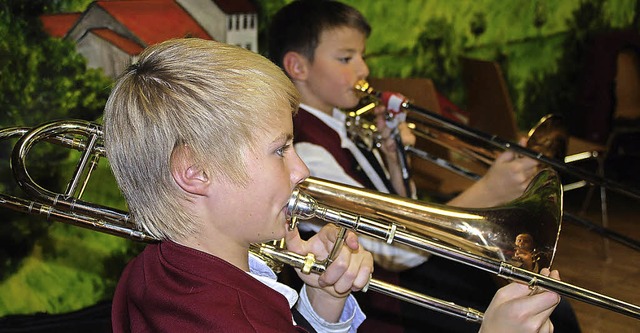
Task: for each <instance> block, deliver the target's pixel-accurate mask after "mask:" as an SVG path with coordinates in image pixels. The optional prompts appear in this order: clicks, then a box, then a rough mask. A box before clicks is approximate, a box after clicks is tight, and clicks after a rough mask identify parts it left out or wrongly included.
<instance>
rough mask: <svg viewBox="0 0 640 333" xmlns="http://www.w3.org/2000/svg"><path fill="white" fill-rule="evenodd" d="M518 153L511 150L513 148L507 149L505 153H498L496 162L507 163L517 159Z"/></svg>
mask: <svg viewBox="0 0 640 333" xmlns="http://www.w3.org/2000/svg"><path fill="white" fill-rule="evenodd" d="M515 157H516V154H515V153H514V152H513V151H511V150H507V151H505V152H504V153H502V154H500V155H498V157H497V158H496V160H495V163H506V162H511V161H513V160H514V159H515Z"/></svg>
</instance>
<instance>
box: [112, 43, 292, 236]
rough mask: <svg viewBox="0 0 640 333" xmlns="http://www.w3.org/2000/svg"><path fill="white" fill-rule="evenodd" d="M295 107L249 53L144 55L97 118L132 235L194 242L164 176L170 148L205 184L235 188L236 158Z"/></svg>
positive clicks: (171, 48) (283, 80)
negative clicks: (137, 231) (136, 231)
mask: <svg viewBox="0 0 640 333" xmlns="http://www.w3.org/2000/svg"><path fill="white" fill-rule="evenodd" d="M298 103H299V96H298V93H297V91H296V89H295V87H294V86H293V85H292V84H291V82H290V80H289V79H288V78H287V77H286V76H285V75H284V73H283V72H282V70H281V69H280V68H278V67H277V66H275V65H274V64H273V63H271V62H270V61H269V60H267V59H266V58H264V57H262V56H260V55H258V54H256V53H253V52H251V51H248V50H245V49H242V48H239V47H236V46H232V45H228V44H224V43H219V42H215V41H207V40H202V39H196V38H187V39H176V40H170V41H166V42H163V43H160V44H157V45H155V46H151V47H149V48H147V49H146V50H145V51H144V52H143V53H142V54H141V55H140V57H139V60H138V62H137V63H136V64H134V65H131V66H130V67H129V68H128V69H127V70H126V71H125V72H124V73H123V74H122V76H121V77H120V78H119V79H118V80H117V82H116V83H115V86H114V88H113V90H112V92H111V95H110V97H109V100H108V101H107V105H106V107H105V114H104V132H105V148H106V151H107V157H108V159H109V162H110V164H111V168H112V170H113V172H114V175H115V177H116V180H117V182H118V185H119V187H120V189H121V191H122V193H123V194H124V196H125V198H126V200H127V203H128V205H129V209H130V211H131V213H132V216H133V218H134V219H135V221H136V223H137V225H138V226H139V227H140V228H142V230H144V231H146V232H148V233H150V234H151V235H153V236H155V237H157V238H160V239H176V238H182V237H186V236H188V235H191V234H193V233H194V232H196V231H197V230H198V225H197V224H196V223H195V222H194V221H195V218H194V216H192V213H191V212H189V211H185V208H184V207H183V206H182V205H181V199H182V200H188V199H187V197H186V194H185V193H183V192H182V191H181V189H180V188H179V187H178V186H177V185H176V183H175V181H174V179H173V177H172V175H171V157H172V154H174V153H175V152H177V150H176V148H179V149H182V148H185V147H186V148H187V149H188V154H187V156H189V158H190V159H191V160H190V162H191V163H194V164H195V165H197V166H199V167H201V168H202V169H203V170H205V172H207V174H208V175H210V176H213V177H225V178H227V179H229V180H230V181H232V182H234V183H237V184H244V182H245V180H246V178H247V175H246V168H245V166H244V163H243V161H244V159H243V152H245V151H246V150H247V149H254V143H255V138H256V133H259V132H260V131H264V130H265V129H266V128H267V127H269V126H270V125H272V124H273V122H274V121H275V120H271V119H277V118H276V117H275V114H276V112H278V110H276V107H277V106H280V107H281V106H282V105H289V106H291V110H292V112H293V111H294V110H297V106H298ZM280 111H281V110H280ZM179 155H180V156H184V154H179Z"/></svg>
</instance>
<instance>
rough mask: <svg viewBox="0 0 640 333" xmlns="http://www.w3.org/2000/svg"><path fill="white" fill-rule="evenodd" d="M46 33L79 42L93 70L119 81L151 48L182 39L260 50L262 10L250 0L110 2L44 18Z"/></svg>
mask: <svg viewBox="0 0 640 333" xmlns="http://www.w3.org/2000/svg"><path fill="white" fill-rule="evenodd" d="M41 20H42V22H43V26H44V28H45V30H46V31H47V33H49V34H50V35H51V36H54V37H60V38H67V39H70V40H73V41H74V42H75V43H76V48H77V50H78V53H80V54H82V55H83V56H84V57H85V58H86V59H87V64H88V66H89V67H90V68H102V69H103V71H104V73H105V74H106V75H108V76H110V77H115V76H117V75H118V74H119V73H121V72H122V71H123V70H124V68H125V67H126V66H127V65H128V64H129V63H131V61H132V60H135V57H136V56H137V55H138V54H139V53H140V52H142V50H143V49H144V48H145V47H147V46H148V45H152V44H156V43H158V42H161V41H164V40H167V39H171V38H179V37H198V38H203V39H214V40H218V41H222V42H226V43H229V44H234V45H238V46H241V47H244V48H246V49H249V50H252V51H254V52H257V51H258V14H257V8H256V7H255V5H253V4H252V3H251V2H250V1H248V0H115V1H113V0H111V1H109V0H105V1H95V2H93V3H92V4H91V5H89V6H88V8H87V9H86V10H85V11H84V12H82V13H65V14H51V15H43V16H42V17H41Z"/></svg>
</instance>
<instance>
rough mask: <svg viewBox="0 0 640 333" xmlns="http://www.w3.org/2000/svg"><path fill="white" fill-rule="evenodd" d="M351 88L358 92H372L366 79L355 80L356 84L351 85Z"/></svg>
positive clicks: (367, 93)
mask: <svg viewBox="0 0 640 333" xmlns="http://www.w3.org/2000/svg"><path fill="white" fill-rule="evenodd" d="M353 89H355V90H356V91H357V92H359V93H364V94H366V95H369V94H372V93H373V87H372V86H371V85H370V84H369V82H367V81H366V80H360V81H358V82H356V84H355V85H354V86H353Z"/></svg>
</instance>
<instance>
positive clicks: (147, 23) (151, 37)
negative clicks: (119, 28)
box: [96, 0, 212, 45]
mask: <svg viewBox="0 0 640 333" xmlns="http://www.w3.org/2000/svg"><path fill="white" fill-rule="evenodd" d="M96 4H97V5H98V6H100V7H102V8H103V9H104V10H105V11H107V12H108V13H109V14H110V15H111V16H113V18H114V19H115V20H116V21H118V22H120V23H121V24H123V25H124V26H126V27H127V29H129V30H130V31H131V32H132V33H133V34H134V35H136V36H137V37H138V38H139V39H140V40H142V41H143V42H144V43H146V44H147V45H152V44H156V43H159V42H162V41H165V40H167V39H171V38H179V37H187V36H189V37H199V38H203V39H212V38H211V36H209V35H208V34H207V32H206V31H205V30H204V29H203V28H202V27H201V26H200V25H199V24H198V23H197V22H196V21H195V20H194V19H193V18H192V17H191V16H190V15H189V14H188V13H187V12H186V11H184V10H183V9H182V7H180V6H179V5H178V4H177V3H176V2H175V1H173V0H141V1H127V0H120V1H96Z"/></svg>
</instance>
